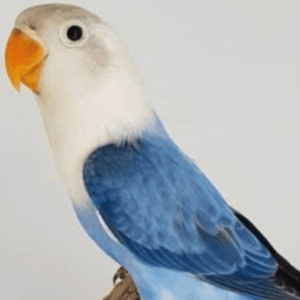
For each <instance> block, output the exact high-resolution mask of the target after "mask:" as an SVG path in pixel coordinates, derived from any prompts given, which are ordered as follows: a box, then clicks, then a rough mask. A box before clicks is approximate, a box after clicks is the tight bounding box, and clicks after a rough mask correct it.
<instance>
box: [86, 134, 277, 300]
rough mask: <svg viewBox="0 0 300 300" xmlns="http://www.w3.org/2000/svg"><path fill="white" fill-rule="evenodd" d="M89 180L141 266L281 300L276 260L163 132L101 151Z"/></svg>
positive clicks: (91, 161)
mask: <svg viewBox="0 0 300 300" xmlns="http://www.w3.org/2000/svg"><path fill="white" fill-rule="evenodd" d="M83 177H84V183H85V186H86V189H87V191H88V193H89V196H90V197H91V200H92V202H93V203H94V205H95V207H96V208H97V210H98V211H99V213H100V214H101V216H102V217H103V219H104V221H105V222H106V224H107V226H108V227H109V228H110V230H111V231H112V232H113V234H114V235H115V236H116V238H117V239H119V241H120V242H121V243H122V244H123V245H124V246H125V247H126V248H127V249H129V250H130V251H131V252H132V253H133V254H134V255H135V257H136V259H137V260H139V261H140V262H142V263H144V264H147V265H149V266H155V267H160V268H166V269H170V270H175V271H182V272H187V273H190V274H193V275H195V276H196V277H198V278H199V279H201V280H205V281H208V282H210V283H212V284H215V285H217V286H221V287H222V288H226V289H230V290H233V291H236V292H238V293H244V294H247V295H251V296H259V297H267V298H270V299H277V296H278V291H277V290H276V288H275V287H274V284H273V282H272V281H271V277H272V276H273V275H274V273H275V272H276V270H277V267H278V266H277V263H276V261H275V259H274V258H273V257H272V255H271V254H270V252H269V251H268V249H267V248H266V247H265V246H264V245H263V244H262V243H261V242H260V241H259V240H258V239H257V238H256V237H255V236H254V235H253V234H252V233H251V232H250V231H249V230H248V229H247V228H246V227H245V226H244V225H243V224H242V223H241V222H240V221H239V219H238V218H236V216H235V214H234V213H233V211H232V210H231V209H230V208H229V207H228V205H227V204H226V202H225V201H224V199H223V198H222V196H221V195H220V194H219V192H218V191H217V190H216V189H215V188H214V186H213V185H212V184H211V183H210V182H209V180H208V179H207V178H206V177H205V176H204V174H203V173H202V172H201V171H200V170H199V169H198V168H197V167H196V166H195V165H194V164H193V163H192V162H191V161H190V160H189V159H188V158H187V157H186V156H185V155H183V154H182V153H181V152H180V150H179V149H178V148H177V147H176V145H175V144H174V143H173V142H172V141H171V140H170V139H169V138H168V137H167V136H166V134H165V133H164V132H163V131H160V132H159V134H154V133H153V131H151V130H149V131H145V132H144V134H143V135H142V136H141V137H140V138H139V139H138V140H137V141H135V142H134V143H132V144H129V143H125V144H123V145H114V144H110V145H106V146H104V147H101V148H99V149H97V150H95V151H94V152H93V153H92V154H91V155H90V156H89V158H88V159H87V160H86V162H85V165H84V172H83ZM258 283H259V284H258Z"/></svg>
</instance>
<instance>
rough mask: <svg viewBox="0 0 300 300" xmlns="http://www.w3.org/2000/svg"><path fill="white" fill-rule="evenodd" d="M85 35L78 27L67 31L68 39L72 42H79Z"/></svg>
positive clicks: (74, 26)
mask: <svg viewBox="0 0 300 300" xmlns="http://www.w3.org/2000/svg"><path fill="white" fill-rule="evenodd" d="M82 35H83V31H82V28H81V27H79V26H77V25H73V26H71V27H70V28H69V29H68V31H67V37H68V38H69V39H70V40H71V41H78V40H80V39H81V38H82Z"/></svg>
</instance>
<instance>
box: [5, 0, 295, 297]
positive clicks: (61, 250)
mask: <svg viewBox="0 0 300 300" xmlns="http://www.w3.org/2000/svg"><path fill="white" fill-rule="evenodd" d="M40 3H41V2H33V1H24V0H10V1H2V2H1V4H0V28H1V30H0V45H1V53H4V48H5V42H6V39H7V37H8V34H9V33H10V31H11V29H12V27H13V23H14V20H15V18H16V16H17V15H18V13H19V12H20V11H21V10H23V9H24V8H27V7H28V6H31V5H35V4H40ZM68 3H73V4H77V5H79V6H84V7H85V8H86V9H89V10H91V11H93V12H95V13H97V14H100V15H101V16H103V17H104V19H106V20H107V21H108V22H109V23H110V24H112V25H113V27H114V28H116V30H117V31H118V32H119V33H120V35H121V36H122V37H123V40H124V41H125V42H126V44H127V45H128V47H129V49H130V53H131V55H132V56H133V58H134V60H135V62H136V64H137V65H138V67H139V69H140V71H141V74H142V76H143V78H144V82H145V88H146V94H147V96H148V97H149V99H150V100H151V101H152V102H153V103H154V105H155V107H156V108H157V111H158V113H159V115H160V116H161V117H162V119H163V120H164V123H165V125H166V126H167V128H168V130H169V132H170V133H171V135H172V136H173V138H174V139H175V140H176V142H177V143H178V144H179V145H180V146H181V147H182V148H183V150H184V151H186V152H187V153H188V154H189V155H190V156H191V157H192V158H193V159H194V160H195V161H196V162H197V163H198V165H199V166H200V167H201V169H202V170H203V171H204V172H205V173H206V174H207V176H208V177H209V178H210V179H211V181H212V182H213V183H214V184H215V185H216V187H217V188H218V189H219V190H220V192H221V193H222V194H223V195H224V196H225V198H226V199H227V201H228V202H229V203H230V205H232V206H234V207H235V208H237V209H239V210H241V211H242V212H243V213H244V214H245V215H246V216H248V217H249V218H250V219H251V220H252V221H253V222H254V223H255V224H256V225H257V226H258V228H259V229H260V230H261V231H262V232H263V233H264V234H265V235H266V237H267V238H268V239H269V241H270V242H271V243H272V244H273V245H274V246H275V248H276V249H277V250H278V251H279V252H280V253H282V254H283V255H284V256H285V257H286V258H287V259H288V260H289V261H290V262H291V263H293V264H294V265H295V266H296V267H298V268H300V234H299V228H300V218H299V213H300V204H299V203H300V184H299V180H300V175H299V170H300V156H299V153H300V117H299V113H300V2H299V1H296V0H288V1H282V0H268V1H267V0H244V1H240V0H235V1H234V0H226V1H224V0H213V1H207V0H181V1H180V0H151V1H146V0H126V1H124V0H99V1H98V0H97V1H95V0H93V1H92V0H86V1H83V0H82V1H79V0H78V1H73V2H68ZM74 63H76V62H74ZM0 97H1V98H0V100H1V101H0V180H1V190H0V192H1V194H0V201H1V203H0V237H1V239H0V282H1V284H0V286H1V288H0V299H5V300H83V299H87V300H96V299H98V300H99V299H101V298H102V297H103V296H104V295H105V294H106V293H107V292H108V291H109V289H110V287H111V279H112V275H113V273H114V271H115V270H116V268H117V266H116V265H115V264H114V263H112V262H111V261H110V259H109V258H107V257H106V256H105V255H104V254H103V253H102V252H101V251H100V250H99V249H98V248H97V247H96V246H95V245H94V244H93V242H91V241H90V240H89V238H88V237H87V236H86V234H85V233H84V232H83V230H82V229H81V227H80V225H79V223H78V221H77V219H76V217H75V214H74V212H73V209H72V206H71V204H70V201H69V199H68V196H67V194H66V192H65V190H64V188H63V186H62V183H61V181H60V179H59V177H58V175H57V173H56V171H55V167H54V162H53V159H52V156H51V153H50V151H49V149H48V143H47V140H46V137H45V135H44V128H43V125H42V121H41V117H40V115H39V112H38V109H37V106H36V104H35V101H34V99H33V96H32V94H31V93H30V92H29V91H27V90H26V89H23V90H22V92H21V94H20V95H18V94H17V93H16V92H15V91H14V90H13V89H12V88H11V85H10V83H9V81H8V79H7V77H6V75H5V71H4V68H3V66H1V68H0Z"/></svg>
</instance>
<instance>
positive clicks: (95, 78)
mask: <svg viewBox="0 0 300 300" xmlns="http://www.w3.org/2000/svg"><path fill="white" fill-rule="evenodd" d="M16 27H19V28H21V29H22V28H24V27H26V28H27V29H28V28H29V29H31V31H32V34H33V35H34V36H37V37H38V38H39V39H40V40H41V41H42V42H43V43H44V45H45V46H46V48H47V50H48V51H47V52H48V55H47V57H46V58H45V62H44V67H43V72H42V78H41V89H40V94H41V96H43V94H45V93H47V94H48V95H50V94H53V93H54V92H55V93H56V94H57V96H59V93H61V95H60V96H61V97H66V96H67V95H69V94H70V93H71V92H72V91H73V92H74V94H76V95H78V94H86V93H87V92H89V93H90V92H91V90H92V89H94V87H96V88H97V87H99V85H101V84H102V80H101V79H103V80H105V79H106V80H107V78H108V77H109V76H110V75H113V74H115V73H116V72H118V71H119V70H120V68H127V72H130V73H132V74H130V75H131V76H135V77H136V78H135V79H136V80H138V79H137V78H138V76H136V75H133V73H134V71H133V70H132V67H131V64H130V62H129V59H128V56H127V52H126V50H125V48H124V46H123V45H122V44H121V43H120V42H119V38H118V37H117V35H116V34H115V33H114V32H113V30H112V29H111V28H110V27H109V26H108V25H107V24H105V23H104V22H103V21H102V20H101V19H100V18H99V17H97V16H96V15H94V14H92V13H90V12H88V11H86V10H84V9H81V8H78V7H74V6H69V5H60V4H50V5H41V6H35V7H32V8H29V9H27V10H25V11H23V12H22V13H21V14H20V15H19V17H18V18H17V21H16ZM83 86H85V87H86V89H83V88H82V87H83Z"/></svg>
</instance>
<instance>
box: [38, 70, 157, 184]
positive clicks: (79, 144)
mask: <svg viewBox="0 0 300 300" xmlns="http://www.w3.org/2000/svg"><path fill="white" fill-rule="evenodd" d="M38 103H39V106H40V110H41V112H42V116H43V119H44V123H45V128H46V132H47V135H48V139H49V142H50V146H51V148H52V150H53V152H54V156H55V160H56V163H57V167H58V169H59V171H60V173H61V174H62V176H63V177H64V178H70V177H71V176H74V174H75V173H76V174H77V175H76V176H78V173H80V176H81V168H82V164H83V163H84V160H85V159H86V157H87V156H88V155H89V154H90V153H91V152H92V151H93V150H94V149H95V148H97V147H101V146H103V145H106V144H108V143H111V142H115V143H119V142H123V141H127V140H130V139H134V138H136V137H137V136H138V135H139V133H140V132H141V131H142V130H143V129H144V128H146V127H147V126H148V125H149V124H150V123H151V121H152V119H153V118H154V113H153V110H152V108H151V106H150V105H149V104H148V103H147V102H146V101H144V100H143V99H142V92H141V86H140V85H139V84H138V83H136V82H135V81H134V80H133V79H132V78H130V76H129V75H128V74H127V73H126V72H120V73H118V74H115V75H114V76H111V78H109V79H106V81H105V82H101V83H100V84H99V86H98V87H97V88H90V89H87V90H86V91H84V88H82V89H78V90H76V91H74V92H72V90H70V93H68V96H66V95H65V96H64V97H61V96H60V95H59V92H57V91H51V92H50V91H48V92H47V93H42V94H41V95H40V96H39V99H38ZM67 180H68V179H67Z"/></svg>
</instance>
